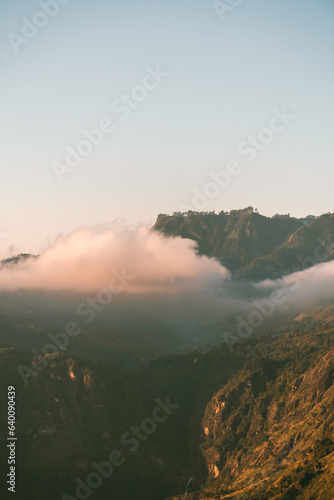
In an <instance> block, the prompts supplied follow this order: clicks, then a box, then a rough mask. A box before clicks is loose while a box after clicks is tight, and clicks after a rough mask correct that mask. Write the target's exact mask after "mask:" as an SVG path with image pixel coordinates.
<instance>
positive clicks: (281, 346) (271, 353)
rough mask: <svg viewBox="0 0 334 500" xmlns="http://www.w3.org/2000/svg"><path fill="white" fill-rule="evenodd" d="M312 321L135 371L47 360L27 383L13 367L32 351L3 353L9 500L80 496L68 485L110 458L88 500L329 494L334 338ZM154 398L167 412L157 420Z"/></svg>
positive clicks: (2, 451) (0, 371) (332, 491)
mask: <svg viewBox="0 0 334 500" xmlns="http://www.w3.org/2000/svg"><path fill="white" fill-rule="evenodd" d="M309 321H310V320H309V318H308V320H307V325H308V327H307V328H306V329H304V330H303V326H302V324H300V327H299V330H298V331H297V330H295V331H294V332H293V331H292V330H291V328H290V327H287V331H286V333H284V332H281V334H280V335H279V336H269V335H268V336H261V337H259V338H257V339H251V340H249V341H248V342H245V343H244V344H238V345H236V346H235V351H234V353H230V352H229V351H228V349H227V347H226V345H221V346H219V347H216V348H214V349H212V350H210V351H208V352H207V353H205V354H203V353H199V352H196V353H190V354H188V355H180V356H168V357H165V358H160V359H158V360H156V361H154V362H152V363H151V364H150V366H149V367H147V368H141V369H140V370H137V371H129V370H124V369H121V368H117V367H111V366H107V365H104V364H102V363H98V362H92V361H88V360H83V359H81V360H80V359H77V358H74V357H72V356H70V355H68V354H66V353H65V354H61V355H56V356H51V357H49V359H48V360H47V361H48V362H47V366H46V367H45V368H44V369H43V370H42V371H41V372H40V373H39V375H38V376H36V377H33V378H31V379H30V381H29V384H28V386H24V385H23V383H22V380H21V379H20V376H19V374H18V371H17V366H18V365H19V364H24V365H26V366H29V362H31V354H30V355H29V353H25V352H23V351H16V350H13V349H4V350H1V351H0V379H1V399H0V403H1V413H2V415H5V414H6V387H7V386H8V385H14V386H15V387H16V388H17V437H18V448H17V450H18V465H17V466H18V471H19V476H18V477H19V480H18V490H17V493H16V498H17V499H18V500H23V499H24V500H32V499H36V498H38V499H39V498H45V497H46V495H47V498H49V499H50V500H53V499H55V500H56V499H59V498H61V495H62V494H64V493H68V494H69V495H71V496H70V498H71V499H72V498H76V493H75V490H76V479H77V478H79V479H80V480H82V481H86V478H87V477H88V475H89V474H91V473H92V472H94V466H93V465H92V464H93V463H94V462H95V463H97V464H100V463H101V462H103V461H106V459H108V457H109V456H110V453H111V451H112V450H119V451H120V452H121V453H122V457H124V463H122V465H121V466H120V467H115V470H114V472H113V474H112V477H110V478H106V479H105V480H103V481H102V483H101V486H100V487H99V488H98V490H97V491H96V492H92V494H91V498H92V499H93V498H97V499H99V500H107V499H108V500H110V498H117V499H120V500H130V499H131V500H132V499H133V498H135V499H136V500H147V499H150V500H165V499H166V498H173V499H176V498H178V499H181V498H184V496H185V492H186V491H187V498H189V499H192V500H195V499H197V500H202V499H203V500H204V499H239V500H241V499H243V500H246V499H249V500H255V499H285V498H287V499H289V498H291V499H294V498H297V499H298V498H300V499H306V500H311V499H325V500H327V499H328V500H329V499H332V498H334V487H333V473H334V438H333V431H334V414H333V407H334V385H333V377H334V373H333V372H334V349H333V346H334V330H333V328H328V325H323V326H319V327H318V328H310V326H309ZM299 323H300V322H299ZM299 323H298V324H299ZM168 397H169V400H168V399H167V398H168ZM157 399H160V400H161V401H162V402H165V405H166V404H167V403H168V401H169V402H171V404H172V410H171V411H170V413H168V415H167V413H166V415H167V419H165V420H164V419H163V420H164V421H161V422H158V423H157V422H155V423H154V422H153V420H152V418H153V417H152V415H154V410H155V407H156V406H157V402H156V401H157ZM173 405H174V406H173ZM167 406H168V404H167ZM156 415H158V419H159V418H161V417H162V416H163V414H162V413H161V412H160V413H158V414H156ZM152 422H153V423H152ZM2 425H3V427H2V430H4V429H5V422H4V421H3V424H2ZM152 426H153V427H152ZM133 429H135V431H133ZM136 429H137V431H138V429H139V432H141V437H138V436H136V437H135V439H134V436H133V435H132V432H137V431H136ZM143 429H144V431H143ZM126 432H128V433H130V434H128V435H127V438H128V439H129V438H131V439H132V441H130V442H129V441H128V442H126V443H125V444H124V442H122V440H121V436H122V435H124V433H126ZM5 440H6V433H5V432H2V433H1V443H0V445H1V446H0V459H1V463H6V456H5V455H6V448H5ZM189 481H190V482H189ZM187 485H188V486H187ZM195 490H196V491H195ZM173 495H174V496H173ZM65 498H66V500H68V497H65ZM77 498H78V497H77ZM87 498H88V497H87Z"/></svg>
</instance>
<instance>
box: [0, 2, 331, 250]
mask: <svg viewBox="0 0 334 500" xmlns="http://www.w3.org/2000/svg"><path fill="white" fill-rule="evenodd" d="M41 1H42V2H43V0H41ZM54 1H55V0H54ZM45 2H46V0H45ZM39 3H40V2H36V1H32V0H21V1H17V2H15V3H14V2H11V1H10V0H2V2H1V6H0V13H1V16H0V37H1V40H2V42H1V44H0V47H1V48H0V63H1V83H0V85H1V98H0V99H1V117H2V127H1V131H2V162H1V165H2V176H1V178H2V182H1V187H2V189H1V201H0V207H1V218H0V233H4V234H6V235H7V236H6V237H5V238H2V240H1V239H0V256H3V255H7V254H8V252H9V251H11V252H19V251H29V252H30V251H33V252H39V251H41V250H42V249H43V248H44V247H45V245H46V244H47V243H48V242H50V241H51V242H52V241H53V240H54V238H55V236H56V235H57V234H58V233H68V232H70V231H71V230H73V229H74V228H76V227H78V226H81V225H85V224H96V223H108V222H110V221H112V220H115V219H117V218H122V219H125V220H126V221H128V222H129V223H136V222H139V221H146V222H153V221H154V220H155V217H156V215H157V214H158V213H160V212H163V213H171V212H173V211H174V210H178V209H179V207H180V206H182V205H187V206H192V200H193V197H194V189H197V190H199V191H201V192H202V191H203V189H204V187H205V185H206V184H207V183H208V182H209V181H210V177H209V172H212V171H213V172H217V171H220V170H221V169H224V168H225V166H226V164H227V162H229V161H231V160H237V161H238V162H239V163H240V165H241V167H242V171H241V173H240V174H239V175H237V176H234V177H233V178H232V179H231V182H230V183H229V184H228V185H227V186H226V188H224V189H221V190H220V191H219V193H218V194H217V196H215V197H214V198H212V199H210V200H209V201H208V204H207V205H206V207H205V209H206V210H217V211H220V210H230V209H233V208H242V207H244V206H247V205H253V206H254V207H257V208H258V209H259V211H260V212H261V213H264V214H265V215H273V214H274V213H277V212H279V213H287V212H291V213H292V214H294V215H297V216H303V215H307V214H309V213H313V214H321V213H323V212H328V211H333V192H332V186H333V181H334V173H333V168H332V165H333V148H332V141H333V132H334V130H333V129H334V125H333V123H334V122H333V116H334V100H333V97H332V90H333V82H334V68H333V60H334V59H333V52H334V36H333V34H334V29H333V20H334V2H333V1H330V0H321V1H319V0H318V1H315V0H314V1H310V0H294V1H291V0H279V1H278V0H276V1H273V0H244V1H243V2H241V3H240V4H239V5H238V6H236V7H233V9H232V10H231V11H229V12H227V13H226V15H225V16H224V19H223V20H221V19H220V18H219V16H218V14H217V12H216V11H215V8H214V5H213V2H212V1H211V0H210V1H205V0H193V1H190V0H184V1H181V0H178V1H176V0H164V1H162V0H160V1H158V0H156V1H149V0H142V1H140V2H138V0H137V1H135V0H125V1H123V2H117V1H113V0H111V1H106V0H105V1H102V0H96V1H94V2H89V1H88V0H80V1H79V0H70V1H69V2H68V4H65V5H61V6H59V10H58V12H57V13H56V15H55V16H54V17H53V18H47V21H46V25H45V26H44V27H41V28H38V30H37V31H38V32H37V34H36V35H35V36H34V37H33V38H31V39H30V40H28V41H27V43H20V45H19V46H17V49H18V53H15V51H14V49H13V47H12V45H11V42H10V40H9V38H8V34H9V33H14V34H16V35H20V36H22V34H21V31H22V27H23V25H24V22H25V21H23V20H22V18H27V19H29V20H30V21H31V20H32V19H33V18H34V16H35V15H36V13H37V12H39V11H41V10H42V9H41V6H40V5H39ZM225 3H226V4H227V3H228V2H225ZM35 18H36V17H35ZM42 21H43V19H42ZM157 65H158V66H159V67H160V68H161V70H162V71H164V72H166V73H168V74H169V76H168V77H167V78H165V79H164V81H163V82H162V83H161V85H159V86H158V88H157V89H155V90H154V91H151V92H149V93H148V95H147V98H146V99H145V100H144V101H143V102H141V103H140V105H139V106H138V107H137V108H136V109H134V110H132V111H131V114H130V116H129V117H128V118H127V119H126V120H123V121H122V120H120V119H119V117H117V116H115V114H114V115H113V113H112V112H111V110H110V105H111V103H112V102H113V101H114V100H115V99H117V98H119V97H120V96H121V95H122V94H124V93H125V94H128V93H131V91H132V89H133V88H134V87H136V86H138V85H139V84H141V82H142V80H143V78H144V77H145V75H146V74H147V69H146V68H147V67H148V66H149V67H151V68H156V67H157ZM284 107H286V108H287V109H288V110H289V112H290V113H292V114H294V115H295V118H294V119H293V120H292V121H291V123H290V124H289V125H288V126H287V127H286V128H285V129H284V130H283V131H282V133H277V134H275V136H274V138H273V140H272V141H271V142H270V143H269V144H267V145H266V146H265V147H264V149H263V150H261V151H259V152H258V154H257V156H256V158H255V159H254V160H253V161H251V162H248V161H247V157H246V156H242V155H240V153H238V146H239V145H240V143H241V142H243V141H245V140H248V137H250V136H256V135H257V134H258V132H259V131H260V130H261V129H262V128H264V127H267V126H268V124H269V122H270V120H271V118H272V117H273V109H274V108H275V109H278V110H282V109H283V108H284ZM104 118H109V119H113V120H114V122H115V124H116V127H115V131H114V132H113V133H112V134H110V135H108V136H105V138H104V140H103V143H102V145H100V146H99V147H96V148H93V151H92V153H91V154H90V155H89V156H88V157H86V158H85V159H83V161H82V162H81V164H80V165H79V166H78V167H77V168H76V169H75V170H74V171H73V172H71V173H68V174H66V175H64V176H63V182H62V183H60V182H59V181H58V179H57V177H56V175H55V172H54V170H53V168H52V165H53V162H55V161H58V162H63V163H64V159H65V152H66V147H67V146H70V147H73V148H75V147H76V146H77V144H78V142H79V141H80V140H82V139H84V137H83V135H82V131H83V130H84V129H88V130H90V129H93V128H96V126H97V124H98V123H99V122H100V121H101V119H104ZM9 249H10V250H9Z"/></svg>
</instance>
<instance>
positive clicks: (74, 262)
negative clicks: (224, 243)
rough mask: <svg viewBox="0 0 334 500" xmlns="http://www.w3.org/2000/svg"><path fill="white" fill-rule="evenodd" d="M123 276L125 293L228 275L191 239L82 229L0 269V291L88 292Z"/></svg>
mask: <svg viewBox="0 0 334 500" xmlns="http://www.w3.org/2000/svg"><path fill="white" fill-rule="evenodd" d="M115 276H118V277H119V276H123V277H124V279H125V281H126V282H127V286H126V290H124V291H125V292H127V293H146V292H147V293H152V292H162V293H175V292H180V291H187V290H193V289H198V288H203V287H206V286H209V285H210V284H211V283H212V282H216V283H217V280H218V281H222V280H227V279H229V277H230V275H229V272H228V271H227V269H225V268H224V267H222V266H221V265H220V264H219V262H218V261H216V260H215V259H210V258H208V257H205V256H199V255H198V254H197V253H196V243H195V242H194V241H191V240H187V239H183V238H180V237H177V238H166V237H164V236H163V235H161V234H159V233H156V232H152V231H150V230H149V229H148V228H146V227H143V226H142V227H139V228H136V229H129V228H125V229H123V230H121V231H119V230H115V229H110V228H105V227H84V228H80V229H78V230H76V231H74V232H73V233H71V234H69V235H68V236H59V237H58V238H57V240H56V241H55V243H54V244H53V245H52V246H50V247H49V248H48V249H47V250H46V251H45V252H44V253H43V254H42V255H41V256H40V257H39V258H38V259H28V260H27V261H25V262H22V263H19V264H16V265H15V266H12V267H9V266H4V267H2V269H0V291H15V290H19V289H27V290H38V289H46V290H59V291H65V290H70V291H73V292H90V291H94V290H100V289H103V288H104V287H106V285H107V284H108V283H109V284H110V283H111V282H112V281H113V279H114V278H115Z"/></svg>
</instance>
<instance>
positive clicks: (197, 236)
mask: <svg viewBox="0 0 334 500" xmlns="http://www.w3.org/2000/svg"><path fill="white" fill-rule="evenodd" d="M153 230H155V231H160V232H161V233H163V234H164V235H166V236H171V237H173V236H181V237H182V238H190V239H192V240H195V241H196V242H197V243H198V251H199V253H200V254H203V255H207V256H209V257H215V258H216V259H218V260H219V261H220V262H221V263H222V264H223V265H224V266H226V267H227V268H228V269H229V270H230V271H231V272H232V274H233V275H234V276H237V277H247V278H252V279H265V278H278V277H281V276H284V275H287V274H290V273H291V272H294V271H296V270H299V269H300V270H301V269H303V268H306V267H309V266H311V265H315V264H318V263H319V262H322V261H329V260H332V259H333V258H334V251H333V249H330V250H329V251H328V252H326V251H325V246H326V245H327V247H330V246H331V240H332V239H333V242H334V214H324V215H321V216H320V217H314V216H308V217H306V218H302V219H296V218H293V217H289V216H288V215H286V216H279V215H276V216H274V217H272V218H270V217H265V216H263V215H260V214H259V213H257V212H255V211H254V210H253V209H252V207H248V208H246V209H243V210H232V211H231V212H229V213H227V212H220V213H219V214H215V213H213V212H208V213H205V212H188V213H187V214H181V213H178V212H177V213H174V214H173V215H164V214H160V215H159V216H158V218H157V221H156V223H155V225H154V227H153ZM319 245H320V248H319Z"/></svg>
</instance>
